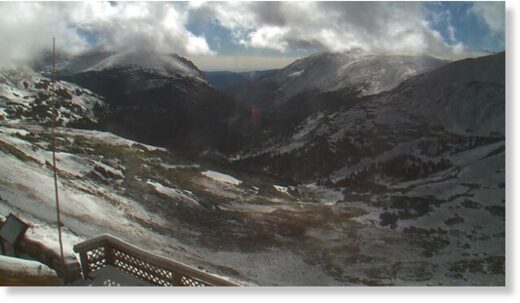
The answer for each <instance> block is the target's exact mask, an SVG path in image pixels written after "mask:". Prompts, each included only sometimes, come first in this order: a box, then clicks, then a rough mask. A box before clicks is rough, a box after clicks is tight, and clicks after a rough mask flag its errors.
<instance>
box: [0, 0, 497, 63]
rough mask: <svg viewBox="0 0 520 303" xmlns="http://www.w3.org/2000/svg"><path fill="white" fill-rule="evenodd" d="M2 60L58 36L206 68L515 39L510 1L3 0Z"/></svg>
mask: <svg viewBox="0 0 520 303" xmlns="http://www.w3.org/2000/svg"><path fill="white" fill-rule="evenodd" d="M0 14H1V15H2V16H1V17H0V38H1V39H2V42H1V43H0V58H1V59H0V65H1V64H2V63H4V64H5V63H7V62H10V61H13V60H30V59H31V58H33V57H34V56H36V55H38V54H39V53H41V52H42V51H45V50H48V49H49V47H50V46H51V41H52V37H56V40H57V43H58V49H59V50H61V51H66V52H70V53H73V54H74V53H81V52H85V51H89V50H94V49H103V50H109V51H127V50H146V51H154V52H161V53H177V54H179V55H181V56H184V57H187V58H188V59H190V60H192V61H193V62H194V63H195V64H196V65H197V66H198V67H199V68H200V69H202V70H207V71H210V70H230V71H245V70H262V69H271V68H280V67H283V66H285V65H287V64H289V63H291V62H292V61H294V60H295V59H297V58H301V57H304V56H308V55H311V54H313V53H316V52H323V51H332V52H343V51H350V50H363V51H365V52H367V53H385V54H412V55H413V54H425V55H431V56H435V57H439V58H445V59H458V58H463V57H468V56H477V55H481V54H484V53H488V52H497V51H502V50H504V49H505V41H504V40H505V5H504V2H350V1H345V2H311V1H290V2H242V1H231V2H199V1H192V2H112V1H111V2H103V1H96V2H94V1H86V2H1V3H0Z"/></svg>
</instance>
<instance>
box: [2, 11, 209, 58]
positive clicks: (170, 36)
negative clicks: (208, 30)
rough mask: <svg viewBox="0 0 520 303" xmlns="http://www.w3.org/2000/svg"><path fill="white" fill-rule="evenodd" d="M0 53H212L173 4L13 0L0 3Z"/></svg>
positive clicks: (23, 55)
mask: <svg viewBox="0 0 520 303" xmlns="http://www.w3.org/2000/svg"><path fill="white" fill-rule="evenodd" d="M0 12H1V15H2V16H1V18H0V36H1V37H2V42H1V43H0V56H1V57H2V58H3V60H4V61H10V60H24V59H29V58H31V57H32V56H34V55H35V54H37V53H39V52H41V51H42V50H46V49H49V48H50V45H51V38H52V37H56V39H57V43H58V46H59V48H61V49H62V50H66V51H69V52H80V51H84V50H87V49H89V48H92V47H100V48H103V49H107V50H121V49H146V50H160V51H162V52H175V53H179V54H181V55H188V54H192V55H201V54H212V53H213V51H212V50H211V49H210V47H209V46H208V44H207V43H206V39H205V37H203V36H195V35H194V34H193V33H191V32H190V31H188V30H187V29H186V26H185V23H186V21H187V15H186V10H185V9H183V8H182V7H181V5H178V4H177V5H173V4H170V3H149V2H120V3H117V5H112V4H110V3H108V2H97V1H96V2H93V1H92V2H90V1H88V2H86V1H85V2H73V3H70V2H61V3H49V2H45V3H44V2H16V3H13V2H10V3H0Z"/></svg>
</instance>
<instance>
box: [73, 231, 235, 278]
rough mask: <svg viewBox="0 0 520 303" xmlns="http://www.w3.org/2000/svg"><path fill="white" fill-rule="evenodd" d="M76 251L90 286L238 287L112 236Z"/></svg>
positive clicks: (77, 247)
mask: <svg viewBox="0 0 520 303" xmlns="http://www.w3.org/2000/svg"><path fill="white" fill-rule="evenodd" d="M74 251H75V252H77V253H79V254H80V259H81V267H82V271H83V277H84V279H85V280H86V281H85V282H88V281H91V283H90V284H88V285H100V286H101V285H102V284H103V285H105V286H112V285H113V286H116V285H118V284H119V285H118V286H134V285H135V286H137V285H142V286H146V285H155V286H239V285H238V284H235V283H233V282H230V281H228V280H225V279H223V278H220V277H217V276H215V275H212V274H209V273H207V272H204V271H201V270H198V269H196V268H193V267H190V266H187V265H185V264H182V263H179V262H176V261H173V260H171V259H168V258H165V257H162V256H159V255H156V254H153V253H149V252H147V251H145V250H143V249H141V248H138V247H136V246H134V245H131V244H129V243H126V242H124V241H122V240H120V239H117V238H115V237H113V236H110V235H102V236H98V237H96V238H93V239H90V240H87V241H85V242H82V243H79V244H77V245H75V246H74ZM107 281H108V282H107ZM106 283H108V284H109V285H107V284H106ZM110 284H111V285H110Z"/></svg>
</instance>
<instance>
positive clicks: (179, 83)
mask: <svg viewBox="0 0 520 303" xmlns="http://www.w3.org/2000/svg"><path fill="white" fill-rule="evenodd" d="M85 56H86V58H85V59H83V58H82V57H81V56H79V57H76V58H74V59H73V60H69V61H67V62H65V63H60V64H58V65H60V66H62V67H63V70H67V71H68V72H69V74H64V75H62V76H61V78H62V79H64V80H67V81H70V82H73V83H76V84H78V85H80V86H82V87H86V88H88V89H90V90H92V91H93V92H95V93H97V94H99V95H101V96H103V97H104V98H105V100H106V102H107V103H108V104H109V106H110V110H109V111H108V113H107V115H106V116H105V119H103V120H101V121H100V125H101V127H102V128H103V129H105V130H109V131H112V132H115V133H117V134H120V135H123V136H126V137H128V138H132V139H135V140H139V141H143V142H147V143H151V144H156V145H161V146H167V147H170V148H174V149H177V150H183V151H187V152H190V151H201V150H204V149H218V150H222V151H231V150H236V148H237V146H238V145H239V144H240V140H241V139H240V138H241V137H242V135H241V133H240V132H238V131H237V129H239V128H240V127H244V125H245V127H246V128H247V125H246V124H247V119H244V117H246V116H245V115H246V114H247V112H246V111H245V110H244V108H242V107H241V106H239V105H238V104H236V103H235V102H233V101H232V100H230V99H229V98H227V97H226V96H224V95H223V94H222V93H220V92H218V91H216V90H215V89H214V88H213V87H211V86H210V85H209V84H208V83H207V82H206V81H205V80H204V79H203V75H202V73H201V72H200V70H199V69H198V68H197V67H196V66H195V65H194V64H193V63H191V62H190V61H188V60H186V59H184V58H182V57H179V56H177V55H166V54H157V53H143V52H126V53H117V54H107V55H106V56H101V55H100V56H98V57H96V58H97V59H98V61H97V62H95V61H94V60H93V59H92V54H86V55H85ZM81 61H88V62H89V64H90V66H89V67H85V64H79V63H78V62H81ZM70 66H81V67H82V69H81V70H76V71H74V70H73V69H72V68H70Z"/></svg>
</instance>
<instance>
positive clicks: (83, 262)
mask: <svg viewBox="0 0 520 303" xmlns="http://www.w3.org/2000/svg"><path fill="white" fill-rule="evenodd" d="M79 258H80V261H81V271H83V279H85V280H86V279H89V278H90V271H89V268H88V257H87V251H82V252H80V254H79Z"/></svg>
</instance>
